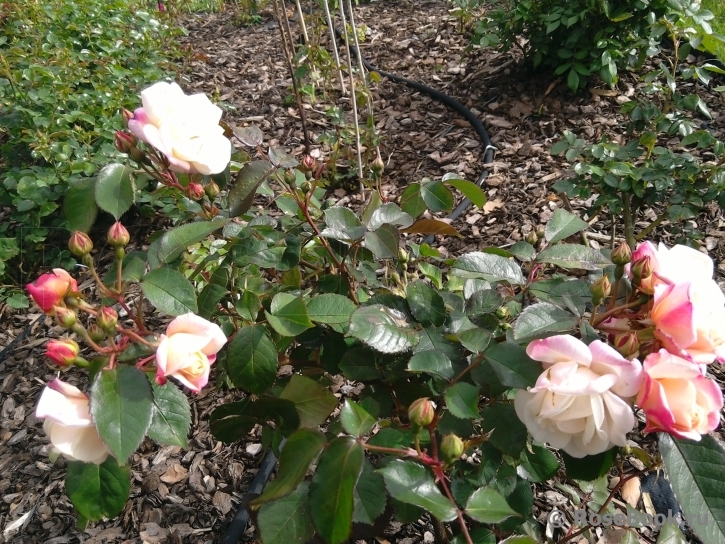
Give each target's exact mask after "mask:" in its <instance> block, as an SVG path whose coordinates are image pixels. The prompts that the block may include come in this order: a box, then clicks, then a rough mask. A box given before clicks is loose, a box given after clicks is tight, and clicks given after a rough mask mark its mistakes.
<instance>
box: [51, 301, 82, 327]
mask: <svg viewBox="0 0 725 544" xmlns="http://www.w3.org/2000/svg"><path fill="white" fill-rule="evenodd" d="M55 320H56V321H57V322H58V325H60V326H61V327H65V328H66V329H70V328H73V325H75V324H76V321H78V316H77V315H76V313H75V312H74V311H73V310H71V309H70V308H66V307H65V306H56V307H55Z"/></svg>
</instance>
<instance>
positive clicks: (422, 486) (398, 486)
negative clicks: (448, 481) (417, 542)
mask: <svg viewBox="0 0 725 544" xmlns="http://www.w3.org/2000/svg"><path fill="white" fill-rule="evenodd" d="M378 472H379V473H380V474H382V475H383V478H384V479H385V487H387V489H388V492H389V493H390V495H391V496H392V497H393V498H395V499H397V500H399V501H401V502H404V503H407V504H412V505H415V506H419V507H421V508H425V509H426V510H428V512H430V513H431V514H433V515H434V516H435V517H437V518H438V519H439V520H441V521H452V520H454V519H455V518H456V517H457V515H458V514H457V509H456V505H455V504H453V503H452V502H451V501H450V499H448V498H447V497H446V496H445V495H443V493H441V492H440V491H439V490H438V488H437V487H436V485H435V482H434V481H433V476H432V475H431V473H430V471H428V469H427V468H425V467H424V466H422V465H419V464H418V463H415V462H413V461H403V460H401V459H396V460H394V461H392V462H391V463H389V464H388V465H387V466H385V467H384V468H381V469H379V470H378Z"/></svg>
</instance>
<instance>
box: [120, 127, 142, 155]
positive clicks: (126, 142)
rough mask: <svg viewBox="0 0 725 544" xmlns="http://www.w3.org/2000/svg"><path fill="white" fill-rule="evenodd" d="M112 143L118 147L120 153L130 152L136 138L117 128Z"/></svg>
mask: <svg viewBox="0 0 725 544" xmlns="http://www.w3.org/2000/svg"><path fill="white" fill-rule="evenodd" d="M114 143H115V144H116V149H118V150H119V151H120V152H121V153H126V154H128V153H130V152H131V150H132V149H135V148H136V144H138V140H137V139H136V136H134V135H133V134H129V133H128V132H124V131H122V130H118V131H116V138H115V139H114Z"/></svg>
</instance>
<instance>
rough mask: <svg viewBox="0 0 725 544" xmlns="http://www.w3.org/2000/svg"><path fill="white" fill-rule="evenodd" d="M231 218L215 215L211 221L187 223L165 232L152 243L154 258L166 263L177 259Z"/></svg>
mask: <svg viewBox="0 0 725 544" xmlns="http://www.w3.org/2000/svg"><path fill="white" fill-rule="evenodd" d="M230 221H231V219H229V218H228V217H227V218H224V217H217V218H214V219H212V220H211V221H197V222H194V223H187V224H186V225H181V226H180V227H176V228H174V229H171V230H170V231H167V232H165V233H164V234H163V235H162V236H161V238H159V239H158V241H157V242H156V243H155V244H154V249H155V250H156V259H158V262H159V263H163V264H168V263H171V262H173V261H175V260H176V259H178V258H179V257H180V256H181V254H182V253H183V252H184V251H186V250H187V248H188V247H189V246H191V245H193V244H196V243H198V242H201V241H202V240H206V238H208V237H209V235H210V234H211V233H213V232H214V231H216V230H218V229H220V228H222V227H223V226H225V225H227V224H228V223H229V222H230Z"/></svg>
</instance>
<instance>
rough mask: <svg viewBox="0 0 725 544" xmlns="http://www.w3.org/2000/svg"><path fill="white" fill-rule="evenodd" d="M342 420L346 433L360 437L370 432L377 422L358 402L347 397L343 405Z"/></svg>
mask: <svg viewBox="0 0 725 544" xmlns="http://www.w3.org/2000/svg"><path fill="white" fill-rule="evenodd" d="M340 421H341V422H342V428H343V429H345V432H346V433H348V434H351V435H354V436H356V437H358V438H359V437H361V436H365V435H366V434H368V433H369V432H370V431H371V430H372V428H373V427H374V426H375V423H376V420H375V418H374V417H373V416H371V415H370V414H368V413H367V411H366V410H365V409H364V408H363V407H362V406H360V405H359V404H358V403H357V402H355V401H353V400H350V399H345V404H343V405H342V410H341V411H340Z"/></svg>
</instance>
